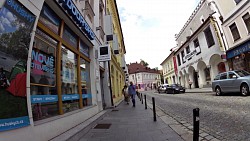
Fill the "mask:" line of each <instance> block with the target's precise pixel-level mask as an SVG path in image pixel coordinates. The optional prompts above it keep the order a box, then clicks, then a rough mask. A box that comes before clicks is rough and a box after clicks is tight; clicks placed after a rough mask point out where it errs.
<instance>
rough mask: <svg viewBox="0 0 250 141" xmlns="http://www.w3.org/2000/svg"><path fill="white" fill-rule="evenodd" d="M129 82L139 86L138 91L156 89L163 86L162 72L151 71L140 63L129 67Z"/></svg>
mask: <svg viewBox="0 0 250 141" xmlns="http://www.w3.org/2000/svg"><path fill="white" fill-rule="evenodd" d="M128 73H129V82H133V84H135V85H136V86H137V89H138V91H145V90H149V89H154V88H156V87H157V86H159V85H160V84H161V77H160V71H158V70H156V69H150V68H148V67H145V66H143V65H141V64H138V63H132V64H129V65H128Z"/></svg>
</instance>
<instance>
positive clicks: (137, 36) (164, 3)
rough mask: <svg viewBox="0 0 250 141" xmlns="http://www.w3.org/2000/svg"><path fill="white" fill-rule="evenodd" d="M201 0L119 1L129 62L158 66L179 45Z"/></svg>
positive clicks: (152, 66)
mask: <svg viewBox="0 0 250 141" xmlns="http://www.w3.org/2000/svg"><path fill="white" fill-rule="evenodd" d="M199 1H200V0H116V2H117V6H118V11H119V15H120V20H121V25H122V30H123V37H124V42H125V47H126V51H127V53H126V63H127V64H129V63H133V62H136V61H137V62H139V61H140V59H143V60H144V61H146V62H148V64H149V67H151V68H155V67H158V68H159V69H161V66H160V64H161V63H162V62H163V61H164V59H166V57H167V56H168V55H169V54H170V49H171V48H172V47H175V46H176V42H175V37H174V35H175V34H178V33H179V32H180V30H181V28H182V27H183V26H184V24H185V23H186V21H187V19H188V18H189V16H190V15H191V13H192V12H193V11H194V9H195V7H196V6H197V4H198V2H199Z"/></svg>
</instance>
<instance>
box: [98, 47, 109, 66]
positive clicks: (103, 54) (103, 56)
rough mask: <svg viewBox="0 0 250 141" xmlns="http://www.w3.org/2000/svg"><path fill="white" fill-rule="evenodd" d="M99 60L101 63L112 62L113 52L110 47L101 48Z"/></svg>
mask: <svg viewBox="0 0 250 141" xmlns="http://www.w3.org/2000/svg"><path fill="white" fill-rule="evenodd" d="M98 60H99V62H103V61H110V60H111V52H110V46H109V45H105V46H100V47H99V51H98Z"/></svg>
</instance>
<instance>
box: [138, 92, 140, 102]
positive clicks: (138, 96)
mask: <svg viewBox="0 0 250 141" xmlns="http://www.w3.org/2000/svg"><path fill="white" fill-rule="evenodd" d="M138 97H139V99H140V101H141V94H140V93H139V92H138Z"/></svg>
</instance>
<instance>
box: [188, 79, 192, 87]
mask: <svg viewBox="0 0 250 141" xmlns="http://www.w3.org/2000/svg"><path fill="white" fill-rule="evenodd" d="M188 84H189V88H190V89H191V87H192V84H193V82H192V81H191V80H190V79H189V81H188Z"/></svg>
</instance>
